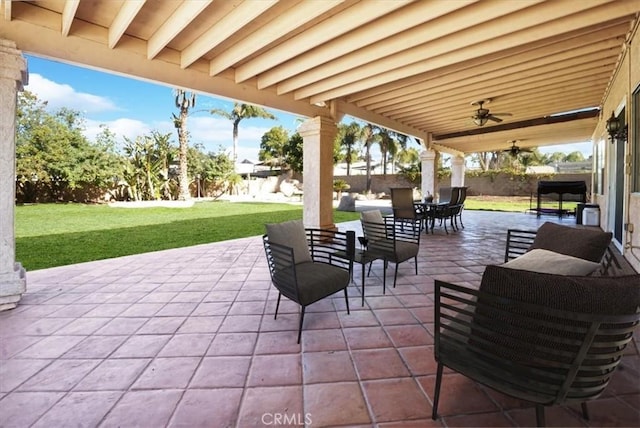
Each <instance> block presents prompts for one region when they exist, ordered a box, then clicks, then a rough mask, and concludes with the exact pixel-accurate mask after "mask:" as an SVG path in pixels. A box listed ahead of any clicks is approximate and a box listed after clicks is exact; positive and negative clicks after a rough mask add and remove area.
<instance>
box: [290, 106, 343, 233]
mask: <svg viewBox="0 0 640 428" xmlns="http://www.w3.org/2000/svg"><path fill="white" fill-rule="evenodd" d="M337 132H338V127H337V126H336V124H335V122H334V121H333V120H332V119H329V118H326V117H321V116H318V117H315V118H313V119H309V120H307V121H306V122H304V123H303V124H302V125H301V126H300V128H298V133H299V134H300V136H302V140H303V151H302V154H303V169H304V171H303V173H304V182H303V186H304V187H303V190H304V195H303V199H302V201H303V211H302V218H303V221H304V224H305V226H306V227H318V228H327V229H335V227H336V225H335V224H334V222H333V141H334V139H335V136H336V134H337Z"/></svg>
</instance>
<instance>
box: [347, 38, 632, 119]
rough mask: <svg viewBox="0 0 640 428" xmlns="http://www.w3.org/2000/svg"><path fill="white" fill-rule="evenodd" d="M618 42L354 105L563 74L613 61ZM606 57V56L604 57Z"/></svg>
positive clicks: (374, 105) (369, 105)
mask: <svg viewBox="0 0 640 428" xmlns="http://www.w3.org/2000/svg"><path fill="white" fill-rule="evenodd" d="M621 42H622V41H621V40H619V39H617V38H615V39H608V40H603V41H601V42H595V43H593V44H592V45H587V46H581V47H575V48H573V49H570V50H568V51H564V52H558V53H555V54H553V55H549V56H546V57H537V58H535V59H530V60H528V61H526V62H522V63H516V64H511V65H508V66H506V67H502V68H497V66H495V65H494V68H493V70H494V71H489V72H486V73H483V72H479V74H477V75H472V76H470V77H468V78H464V79H463V78H460V79H456V78H454V79H453V80H448V81H444V82H443V83H442V84H440V85H432V84H421V85H415V88H414V91H402V93H398V94H397V95H396V96H395V97H392V98H387V97H385V99H378V101H376V102H369V103H362V102H361V103H356V104H357V105H359V106H362V107H366V108H371V109H377V108H380V107H382V106H389V107H391V106H392V105H394V104H400V103H402V102H405V101H409V100H413V99H416V98H424V97H425V96H428V95H431V94H437V93H444V92H448V91H452V90H456V89H459V88H465V87H468V86H471V85H473V84H477V85H478V84H486V82H493V81H500V82H509V81H513V80H521V79H527V78H531V77H536V76H541V75H544V74H546V73H554V72H556V71H558V70H560V71H567V70H566V68H574V67H579V66H581V65H583V64H585V63H590V62H597V61H602V58H603V57H604V58H614V57H616V56H617V55H618V54H619V49H620V45H621ZM607 53H608V54H609V55H608V56H607ZM569 71H570V70H569Z"/></svg>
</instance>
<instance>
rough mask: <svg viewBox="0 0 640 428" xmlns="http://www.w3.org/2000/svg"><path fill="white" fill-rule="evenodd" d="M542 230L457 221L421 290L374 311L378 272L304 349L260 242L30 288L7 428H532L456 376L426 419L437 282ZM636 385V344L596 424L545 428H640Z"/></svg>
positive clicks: (436, 242)
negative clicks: (513, 235) (518, 233)
mask: <svg viewBox="0 0 640 428" xmlns="http://www.w3.org/2000/svg"><path fill="white" fill-rule="evenodd" d="M547 220H549V221H558V220H557V219H556V218H554V217H543V218H542V219H536V218H535V216H532V215H527V214H507V213H488V212H472V211H468V212H465V214H464V222H465V226H466V229H464V230H462V231H460V232H456V233H451V234H450V235H445V234H444V231H443V230H439V229H436V233H435V234H434V235H431V234H430V235H423V239H422V244H421V247H422V248H421V252H420V256H419V263H418V270H419V275H417V276H416V275H415V274H414V267H413V264H412V263H405V264H402V265H401V268H400V273H399V277H398V285H397V287H396V288H395V289H393V288H391V289H388V290H387V294H386V295H382V285H381V284H382V283H381V278H380V275H381V273H382V268H381V263H380V262H377V264H376V265H374V269H373V271H372V274H371V277H369V278H367V282H366V283H367V288H366V303H365V306H364V307H362V306H361V304H360V290H359V286H357V287H356V286H355V285H353V286H351V287H350V288H349V293H350V306H351V314H350V315H347V313H346V311H345V308H344V299H343V295H342V294H341V293H340V294H338V295H336V297H335V298H329V299H325V300H323V301H321V302H318V303H316V304H314V305H312V306H310V307H309V308H308V315H307V317H306V319H305V326H304V331H303V333H302V343H301V345H297V344H296V333H297V331H296V330H297V321H298V308H297V307H296V306H295V305H293V304H291V303H290V302H288V301H284V300H283V304H281V309H280V311H281V312H280V314H279V316H278V319H277V320H274V319H273V313H274V309H275V299H276V297H277V294H276V293H275V292H274V289H273V288H272V286H271V285H270V280H269V274H268V271H267V266H266V263H265V257H264V252H263V248H262V244H261V240H260V238H259V237H252V238H247V239H240V240H234V241H227V242H222V243H215V244H208V245H200V246H195V247H190V248H183V249H176V250H168V251H162V252H157V253H148V254H141V255H136V256H129V257H122V258H118V259H111V260H106V261H99V262H92V263H85V264H78V265H73V266H67V267H60V268H53V269H46V270H40V271H33V272H29V273H28V285H27V287H28V292H27V294H25V295H24V296H23V299H22V301H21V303H20V305H19V306H18V307H17V308H16V309H14V310H12V311H8V312H4V313H0V426H1V427H30V426H33V427H71V426H73V427H76V426H77V427H93V426H100V427H135V426H138V427H163V426H169V427H205V426H206V427H226V426H230V427H253V426H282V425H301V424H305V422H306V424H307V425H308V426H317V427H320V426H350V427H352V426H379V427H387V426H403V427H406V426H411V427H430V426H448V427H454V426H473V427H478V426H530V425H534V424H535V412H534V410H533V408H532V407H530V406H528V405H527V404H524V403H521V402H519V401H516V400H513V399H509V398H507V397H505V396H502V395H500V394H497V393H495V392H492V391H490V390H488V389H486V388H484V387H481V386H479V385H477V384H474V383H473V382H471V381H469V380H467V379H466V378H464V377H461V376H459V375H456V374H453V373H449V374H446V375H445V378H444V380H443V392H442V394H443V395H442V399H441V405H440V414H441V416H442V417H441V419H440V420H438V421H432V420H431V419H430V413H431V404H432V399H433V387H434V379H435V376H434V374H435V369H436V364H435V362H434V360H433V352H432V348H433V346H432V345H433V280H434V279H435V278H438V279H443V280H448V281H451V282H456V283H464V284H472V285H476V286H477V285H478V284H479V281H480V277H481V274H482V272H483V270H484V267H485V265H487V264H489V263H500V262H501V259H502V257H503V255H502V252H503V250H504V242H505V236H506V229H507V228H508V227H520V228H529V229H535V228H537V227H538V226H539V225H540V224H542V222H544V221H547ZM561 222H564V223H567V224H573V223H574V221H573V218H570V219H563V220H561ZM340 227H341V229H347V228H351V227H354V228H359V225H358V223H357V222H356V223H348V224H347V223H345V224H341V225H340ZM390 278H391V280H392V277H390ZM355 284H360V276H359V269H356V274H355ZM639 373H640V357H639V356H638V350H637V348H636V345H635V344H634V346H632V347H631V348H629V355H627V356H625V358H624V359H623V362H622V366H621V368H620V369H619V370H618V372H617V373H616V376H615V378H614V380H613V382H612V384H611V385H609V388H608V391H607V393H606V394H605V396H604V397H602V398H601V399H599V400H597V401H594V402H591V403H590V406H589V407H590V412H591V418H592V419H591V420H590V421H588V422H587V421H584V420H582V419H581V418H580V416H579V412H578V411H577V410H578V409H579V407H575V406H571V407H563V406H557V407H553V408H548V409H547V423H548V425H549V426H640V376H639Z"/></svg>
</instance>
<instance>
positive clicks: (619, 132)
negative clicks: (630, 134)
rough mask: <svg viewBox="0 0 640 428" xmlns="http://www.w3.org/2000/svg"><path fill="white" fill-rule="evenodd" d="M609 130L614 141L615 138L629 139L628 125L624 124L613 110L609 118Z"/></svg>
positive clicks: (610, 137)
mask: <svg viewBox="0 0 640 428" xmlns="http://www.w3.org/2000/svg"><path fill="white" fill-rule="evenodd" d="M607 132H608V133H609V139H610V140H611V142H612V143H613V142H614V141H615V140H620V141H626V139H627V127H626V125H623V124H622V121H621V120H620V119H618V118H617V117H616V115H615V114H614V113H613V111H612V112H611V117H610V118H609V119H607Z"/></svg>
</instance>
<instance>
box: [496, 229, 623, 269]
mask: <svg viewBox="0 0 640 428" xmlns="http://www.w3.org/2000/svg"><path fill="white" fill-rule="evenodd" d="M611 238H612V234H611V232H603V231H602V230H598V229H592V228H589V229H587V228H577V227H569V226H564V225H559V224H555V223H551V222H546V223H544V224H543V225H542V226H540V228H539V229H538V230H519V229H509V230H507V242H506V246H505V253H504V261H505V263H507V264H508V265H510V266H514V267H519V268H524V264H523V260H524V259H525V258H527V259H530V260H533V259H534V258H535V257H536V256H535V255H534V254H533V253H538V254H543V255H544V253H542V252H541V251H540V250H546V251H547V252H553V253H555V254H557V257H556V258H557V260H556V261H555V263H561V260H562V264H563V267H564V268H566V269H572V267H574V266H576V264H582V265H583V266H585V265H586V264H585V263H583V262H582V261H588V262H591V263H593V265H592V268H591V269H590V270H589V269H587V270H588V272H586V273H585V275H587V274H591V273H595V272H599V274H601V275H608V274H609V271H610V269H611V267H612V266H613V265H616V266H617V267H618V268H620V265H619V264H618V261H617V259H616V257H615V255H614V254H613V252H612V251H611V248H610V246H609V244H610V243H611ZM534 250H535V251H534ZM571 258H574V259H578V260H572V259H571ZM547 261H548V262H549V263H547V267H548V268H549V269H552V270H547V272H548V273H562V272H561V271H557V270H556V271H555V272H554V271H553V269H554V268H553V266H551V264H552V263H554V261H553V260H551V259H549V258H547ZM544 262H545V260H543V259H541V260H538V261H534V263H536V264H539V265H542V264H544Z"/></svg>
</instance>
